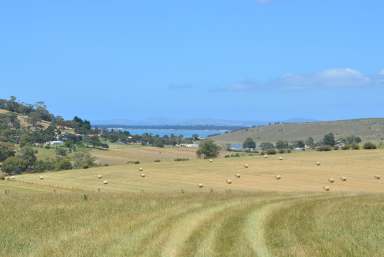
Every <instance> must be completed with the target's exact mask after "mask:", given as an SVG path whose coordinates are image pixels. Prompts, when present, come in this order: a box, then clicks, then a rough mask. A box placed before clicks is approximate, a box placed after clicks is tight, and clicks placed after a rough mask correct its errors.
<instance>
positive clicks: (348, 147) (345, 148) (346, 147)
mask: <svg viewBox="0 0 384 257" xmlns="http://www.w3.org/2000/svg"><path fill="white" fill-rule="evenodd" d="M349 149H351V146H350V145H345V146H343V147H341V150H349Z"/></svg>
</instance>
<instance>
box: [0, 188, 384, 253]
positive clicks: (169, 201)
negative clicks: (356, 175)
mask: <svg viewBox="0 0 384 257" xmlns="http://www.w3.org/2000/svg"><path fill="white" fill-rule="evenodd" d="M86 198H87V200H85V197H84V196H83V195H82V193H44V192H34V193H31V192H30V191H29V190H25V191H21V190H17V191H16V190H12V189H11V190H10V191H9V193H8V194H4V193H3V192H1V195H0V228H1V230H0V256H4V257H16V256H18V257H21V256H39V257H44V256H46V257H48V256H49V257H52V256H58V257H60V256H84V257H85V256H95V257H96V256H108V257H113V256H119V257H120V256H134V257H138V256H166V257H172V256H180V257H181V256H182V257H186V256H206V257H215V256H217V257H219V256H220V257H225V256H241V257H250V256H359V257H361V256H383V253H384V252H383V248H382V247H381V246H382V245H383V244H382V243H383V238H384V227H383V226H384V225H383V224H384V222H383V221H384V196H378V195H370V196H343V197H341V195H336V194H335V195H333V194H317V195H312V194H311V195H306V194H275V193H258V194H257V193H252V194H251V193H249V194H240V193H229V192H228V193H220V194H218V193H194V194H182V193H179V194H176V193H174V194H150V193H146V194H112V193H92V194H87V197H86Z"/></svg>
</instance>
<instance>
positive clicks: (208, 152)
mask: <svg viewBox="0 0 384 257" xmlns="http://www.w3.org/2000/svg"><path fill="white" fill-rule="evenodd" d="M219 153H220V146H218V145H217V144H215V142H213V140H206V141H203V142H202V143H200V145H199V149H198V150H197V152H196V154H197V156H198V157H199V158H201V157H203V158H215V157H217V156H218V155H219Z"/></svg>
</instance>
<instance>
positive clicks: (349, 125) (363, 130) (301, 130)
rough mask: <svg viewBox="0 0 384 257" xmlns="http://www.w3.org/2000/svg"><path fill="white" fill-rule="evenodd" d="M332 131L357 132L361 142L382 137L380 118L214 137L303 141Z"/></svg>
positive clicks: (340, 133)
mask: <svg viewBox="0 0 384 257" xmlns="http://www.w3.org/2000/svg"><path fill="white" fill-rule="evenodd" d="M329 132H333V133H334V134H335V135H336V137H342V136H349V135H358V136H360V137H362V139H363V140H364V141H375V142H378V141H382V140H383V139H384V119H360V120H345V121H331V122H309V123H296V124H294V123H292V124H279V125H271V126H259V127H256V128H250V129H244V130H239V131H236V132H232V133H227V134H224V135H221V136H217V137H214V139H215V140H216V141H217V142H219V143H242V142H244V140H245V139H246V138H247V137H252V138H254V139H255V140H256V141H257V142H258V143H261V142H276V141H278V140H287V141H295V140H305V139H307V138H308V137H310V136H312V137H313V138H314V139H315V140H320V139H321V138H322V137H323V136H324V135H325V134H326V133H329Z"/></svg>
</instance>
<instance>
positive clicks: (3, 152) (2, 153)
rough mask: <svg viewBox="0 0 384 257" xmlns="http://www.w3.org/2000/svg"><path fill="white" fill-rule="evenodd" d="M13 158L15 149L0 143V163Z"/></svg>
mask: <svg viewBox="0 0 384 257" xmlns="http://www.w3.org/2000/svg"><path fill="white" fill-rule="evenodd" d="M12 156H15V149H14V147H13V146H12V145H11V144H6V143H0V162H2V161H4V160H6V159H7V158H9V157H12Z"/></svg>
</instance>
